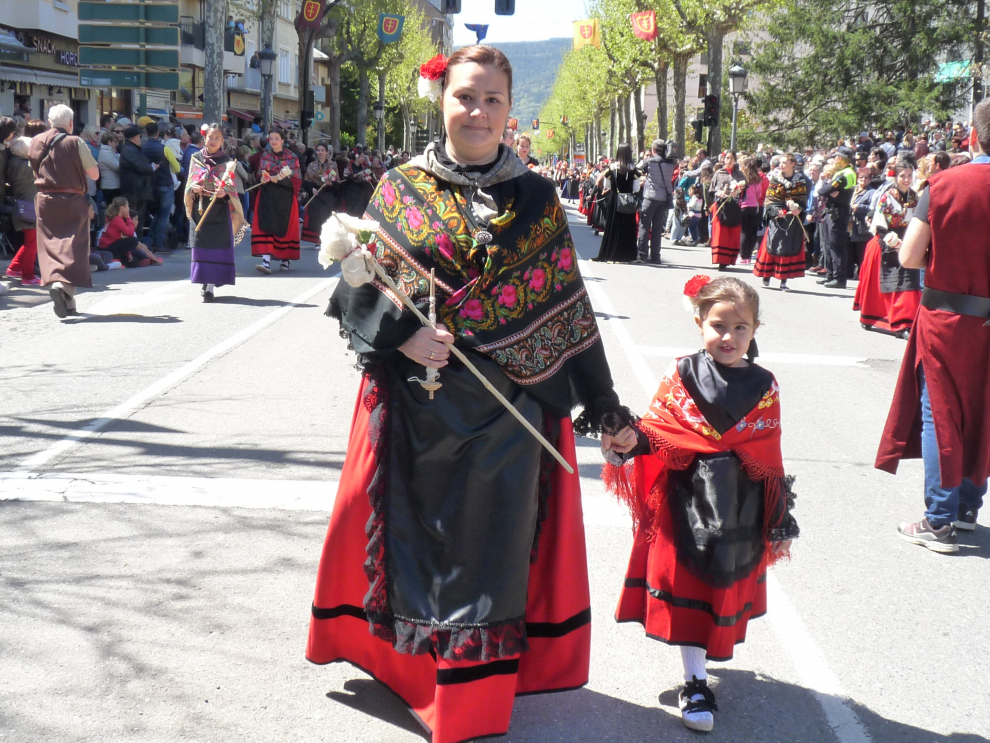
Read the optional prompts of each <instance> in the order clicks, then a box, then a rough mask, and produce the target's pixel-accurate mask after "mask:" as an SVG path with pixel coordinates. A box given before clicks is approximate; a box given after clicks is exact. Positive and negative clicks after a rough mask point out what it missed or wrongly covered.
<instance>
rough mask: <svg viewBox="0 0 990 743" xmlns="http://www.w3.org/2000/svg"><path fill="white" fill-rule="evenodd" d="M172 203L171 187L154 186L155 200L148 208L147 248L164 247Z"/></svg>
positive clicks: (173, 199)
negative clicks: (149, 217)
mask: <svg viewBox="0 0 990 743" xmlns="http://www.w3.org/2000/svg"><path fill="white" fill-rule="evenodd" d="M174 202H175V191H174V190H173V189H172V187H171V186H155V198H154V201H152V202H151V204H150V205H149V207H148V208H149V210H150V211H151V230H150V231H149V232H148V247H149V248H151V249H153V250H154V249H157V248H164V247H165V229H166V228H167V227H168V218H169V216H171V213H172V204H173V203H174Z"/></svg>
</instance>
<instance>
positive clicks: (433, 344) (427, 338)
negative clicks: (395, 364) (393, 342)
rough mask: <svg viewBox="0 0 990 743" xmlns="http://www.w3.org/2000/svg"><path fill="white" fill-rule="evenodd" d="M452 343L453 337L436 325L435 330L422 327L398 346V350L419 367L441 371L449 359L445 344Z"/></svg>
mask: <svg viewBox="0 0 990 743" xmlns="http://www.w3.org/2000/svg"><path fill="white" fill-rule="evenodd" d="M453 342H454V336H452V335H451V334H450V333H449V332H448V331H447V328H445V327H444V326H443V325H437V329H436V330H434V329H433V328H426V327H423V328H420V329H419V330H417V331H416V334H415V335H414V336H413V337H412V338H410V339H409V340H407V341H406V342H405V343H403V344H402V345H401V346H399V350H400V351H401V352H402V353H404V354H405V355H406V357H407V358H409V359H410V360H412V361H414V362H415V363H417V364H419V365H420V366H429V367H432V368H434V369H442V368H443V367H445V366H447V359H448V358H449V357H450V349H448V348H447V346H446V345H445V344H447V343H453Z"/></svg>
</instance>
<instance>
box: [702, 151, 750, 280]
mask: <svg viewBox="0 0 990 743" xmlns="http://www.w3.org/2000/svg"><path fill="white" fill-rule="evenodd" d="M745 188H746V177H745V176H744V175H743V174H742V171H741V170H740V169H739V166H738V165H737V164H736V156H735V154H734V153H732V152H728V153H726V155H725V160H724V161H723V163H722V167H721V168H719V169H718V170H716V171H715V176H714V177H713V178H712V185H711V191H712V193H713V194H714V195H715V202H714V203H713V204H712V206H711V209H710V210H709V211H710V212H711V215H712V236H711V246H712V263H714V264H716V265H717V266H718V270H719V271H724V270H725V268H726V266H731V265H732V264H733V263H735V262H736V258H738V257H739V245H740V239H741V235H742V227H741V225H742V208H741V207H740V206H739V198H740V196H742V193H743V190H744V189H745Z"/></svg>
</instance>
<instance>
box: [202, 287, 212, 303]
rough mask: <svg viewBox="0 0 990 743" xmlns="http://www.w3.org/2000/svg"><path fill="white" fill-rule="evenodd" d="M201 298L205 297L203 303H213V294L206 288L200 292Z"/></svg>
mask: <svg viewBox="0 0 990 743" xmlns="http://www.w3.org/2000/svg"><path fill="white" fill-rule="evenodd" d="M200 296H202V297H203V301H204V302H206V303H207V304H208V303H210V302H212V301H213V292H211V291H210V290H209V289H207V288H206V287H205V286H204V287H203V288H202V290H201V291H200Z"/></svg>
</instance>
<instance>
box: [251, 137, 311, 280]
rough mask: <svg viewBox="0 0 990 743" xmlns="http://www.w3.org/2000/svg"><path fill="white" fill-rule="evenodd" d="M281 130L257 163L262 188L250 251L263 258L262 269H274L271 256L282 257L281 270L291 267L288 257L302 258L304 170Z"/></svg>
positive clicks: (252, 231) (271, 140)
mask: <svg viewBox="0 0 990 743" xmlns="http://www.w3.org/2000/svg"><path fill="white" fill-rule="evenodd" d="M284 143H285V140H284V138H283V137H282V133H281V132H280V131H277V130H274V131H271V132H269V134H268V144H269V147H270V149H268V150H265V152H264V153H263V154H262V156H261V160H260V161H259V163H258V176H259V178H260V180H261V183H262V184H263V185H262V186H261V188H259V189H258V190H259V193H258V197H257V201H256V203H255V207H254V216H253V218H252V220H251V255H253V256H258V257H260V258H261V263H259V264H258V265H257V266H255V268H256V269H258V271H259V272H260V273H263V274H270V273H271V272H272V267H271V261H272V256H274V257H275V258H277V259H278V260H279V261H281V265H280V266H279V270H280V271H288V270H289V261H298V260H299V201H298V197H299V189H300V188H302V172H301V170H300V168H299V158H297V157H296V156H295V155H294V154H292V153H291V152H289V150H288V148H286V147H284V146H283V145H284Z"/></svg>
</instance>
